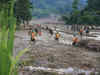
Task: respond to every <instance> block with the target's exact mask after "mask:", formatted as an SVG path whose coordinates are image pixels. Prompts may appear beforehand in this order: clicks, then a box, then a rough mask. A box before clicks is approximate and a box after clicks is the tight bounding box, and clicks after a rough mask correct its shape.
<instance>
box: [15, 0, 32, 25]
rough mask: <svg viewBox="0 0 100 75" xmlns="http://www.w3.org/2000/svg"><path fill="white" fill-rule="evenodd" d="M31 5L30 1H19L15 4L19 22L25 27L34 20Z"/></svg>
mask: <svg viewBox="0 0 100 75" xmlns="http://www.w3.org/2000/svg"><path fill="white" fill-rule="evenodd" d="M30 8H31V3H30V1H29V0H17V1H16V4H15V13H16V14H15V16H16V18H17V21H20V22H23V24H24V27H25V24H26V23H27V24H28V22H29V20H31V19H32V15H31V10H30Z"/></svg>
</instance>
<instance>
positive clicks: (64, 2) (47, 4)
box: [32, 0, 86, 17]
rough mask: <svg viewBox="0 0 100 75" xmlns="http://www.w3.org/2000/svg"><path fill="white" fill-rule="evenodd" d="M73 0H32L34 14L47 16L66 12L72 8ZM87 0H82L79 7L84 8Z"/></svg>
mask: <svg viewBox="0 0 100 75" xmlns="http://www.w3.org/2000/svg"><path fill="white" fill-rule="evenodd" d="M72 2H73V0H32V3H33V5H34V12H33V16H38V17H46V16H49V15H51V14H64V13H67V12H70V11H71V10H72ZM85 3H86V0H80V4H79V7H80V8H83V7H84V5H85Z"/></svg>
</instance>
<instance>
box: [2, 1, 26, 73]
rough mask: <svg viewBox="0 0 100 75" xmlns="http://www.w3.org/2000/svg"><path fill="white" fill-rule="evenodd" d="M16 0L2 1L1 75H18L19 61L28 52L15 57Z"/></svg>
mask: <svg viewBox="0 0 100 75" xmlns="http://www.w3.org/2000/svg"><path fill="white" fill-rule="evenodd" d="M13 7H14V0H0V75H17V72H16V69H17V66H16V64H17V61H18V59H19V57H20V56H21V55H22V54H23V53H24V52H26V51H27V49H25V50H24V51H22V52H21V53H19V55H18V56H16V58H14V57H13V43H14V32H15V28H16V18H15V17H14V15H13V14H14V13H13Z"/></svg>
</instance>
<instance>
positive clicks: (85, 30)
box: [31, 24, 89, 46]
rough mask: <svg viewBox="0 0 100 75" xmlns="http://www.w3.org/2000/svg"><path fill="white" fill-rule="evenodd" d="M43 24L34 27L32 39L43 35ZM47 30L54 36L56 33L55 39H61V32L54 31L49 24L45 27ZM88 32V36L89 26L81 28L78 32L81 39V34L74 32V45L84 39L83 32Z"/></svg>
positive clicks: (34, 39)
mask: <svg viewBox="0 0 100 75" xmlns="http://www.w3.org/2000/svg"><path fill="white" fill-rule="evenodd" d="M41 29H42V27H41V25H39V24H38V25H37V27H35V28H34V29H32V33H31V41H36V37H37V35H39V36H41V35H42V32H41ZM43 29H44V28H43ZM45 30H46V31H47V32H49V34H50V35H51V36H52V35H55V37H54V39H55V40H57V41H58V40H59V38H60V37H61V34H60V33H59V32H58V31H56V33H54V31H53V29H51V28H49V27H48V26H47V27H46V28H45ZM84 32H85V33H86V36H87V35H88V34H89V28H88V27H87V28H85V29H82V28H81V29H80V30H79V32H78V35H79V36H80V37H81V39H79V36H77V33H74V34H73V38H72V41H73V42H72V45H74V46H75V45H77V44H78V43H79V41H80V40H82V36H83V33H84Z"/></svg>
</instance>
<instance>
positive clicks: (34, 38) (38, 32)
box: [31, 24, 60, 41]
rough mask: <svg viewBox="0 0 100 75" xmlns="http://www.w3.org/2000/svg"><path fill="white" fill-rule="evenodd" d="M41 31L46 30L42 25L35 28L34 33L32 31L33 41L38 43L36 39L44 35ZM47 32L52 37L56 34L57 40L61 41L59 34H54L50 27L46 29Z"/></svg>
mask: <svg viewBox="0 0 100 75" xmlns="http://www.w3.org/2000/svg"><path fill="white" fill-rule="evenodd" d="M41 29H44V28H42V27H41V25H40V24H38V25H37V26H36V27H35V28H33V29H32V31H31V41H36V37H37V36H38V35H39V36H41V35H42V31H41ZM45 30H46V31H48V32H49V34H50V35H51V36H52V35H54V34H55V40H59V38H60V33H59V32H56V33H54V31H53V29H51V28H49V27H48V26H47V27H46V29H45Z"/></svg>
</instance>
